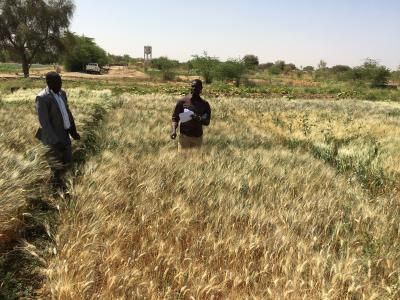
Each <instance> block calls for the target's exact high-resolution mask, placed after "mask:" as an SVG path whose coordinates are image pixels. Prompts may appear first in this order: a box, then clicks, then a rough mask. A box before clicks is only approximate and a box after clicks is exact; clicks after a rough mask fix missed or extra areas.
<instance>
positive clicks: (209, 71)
mask: <svg viewBox="0 0 400 300" xmlns="http://www.w3.org/2000/svg"><path fill="white" fill-rule="evenodd" d="M188 64H189V66H190V68H192V69H194V70H195V71H196V72H197V73H198V74H200V75H201V76H203V78H204V81H205V83H207V84H210V83H212V81H213V79H214V77H215V73H216V70H217V68H218V65H219V64H220V61H219V60H218V58H216V57H211V56H208V54H207V52H204V53H203V55H193V59H192V60H190V61H189V63H188Z"/></svg>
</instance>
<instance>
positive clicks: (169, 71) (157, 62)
mask: <svg viewBox="0 0 400 300" xmlns="http://www.w3.org/2000/svg"><path fill="white" fill-rule="evenodd" d="M178 65H179V62H178V61H176V60H171V59H168V57H165V56H162V57H159V58H155V59H153V60H152V61H151V66H152V67H153V68H156V69H158V70H160V71H161V74H162V79H163V80H173V79H175V72H174V71H173V69H174V68H176V67H177V66H178Z"/></svg>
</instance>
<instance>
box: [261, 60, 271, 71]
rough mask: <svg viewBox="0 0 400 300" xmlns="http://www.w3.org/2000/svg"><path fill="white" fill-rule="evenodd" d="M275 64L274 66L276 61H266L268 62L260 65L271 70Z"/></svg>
mask: <svg viewBox="0 0 400 300" xmlns="http://www.w3.org/2000/svg"><path fill="white" fill-rule="evenodd" d="M273 66H274V63H272V62H268V63H266V64H260V65H259V66H258V67H259V68H260V69H261V70H269V69H271V68H272V67H273Z"/></svg>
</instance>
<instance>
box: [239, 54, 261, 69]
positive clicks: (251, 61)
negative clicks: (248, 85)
mask: <svg viewBox="0 0 400 300" xmlns="http://www.w3.org/2000/svg"><path fill="white" fill-rule="evenodd" d="M243 62H244V65H245V66H246V68H247V69H249V70H253V69H255V68H257V67H258V65H259V64H260V62H259V61H258V57H257V56H255V55H253V54H248V55H245V56H244V57H243Z"/></svg>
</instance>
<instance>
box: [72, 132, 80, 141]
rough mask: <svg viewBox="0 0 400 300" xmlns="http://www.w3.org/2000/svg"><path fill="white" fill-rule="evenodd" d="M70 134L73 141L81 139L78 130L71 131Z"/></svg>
mask: <svg viewBox="0 0 400 300" xmlns="http://www.w3.org/2000/svg"><path fill="white" fill-rule="evenodd" d="M71 136H72V138H73V139H74V140H75V141H80V140H81V136H80V135H79V133H78V132H76V131H75V132H72V133H71Z"/></svg>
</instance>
